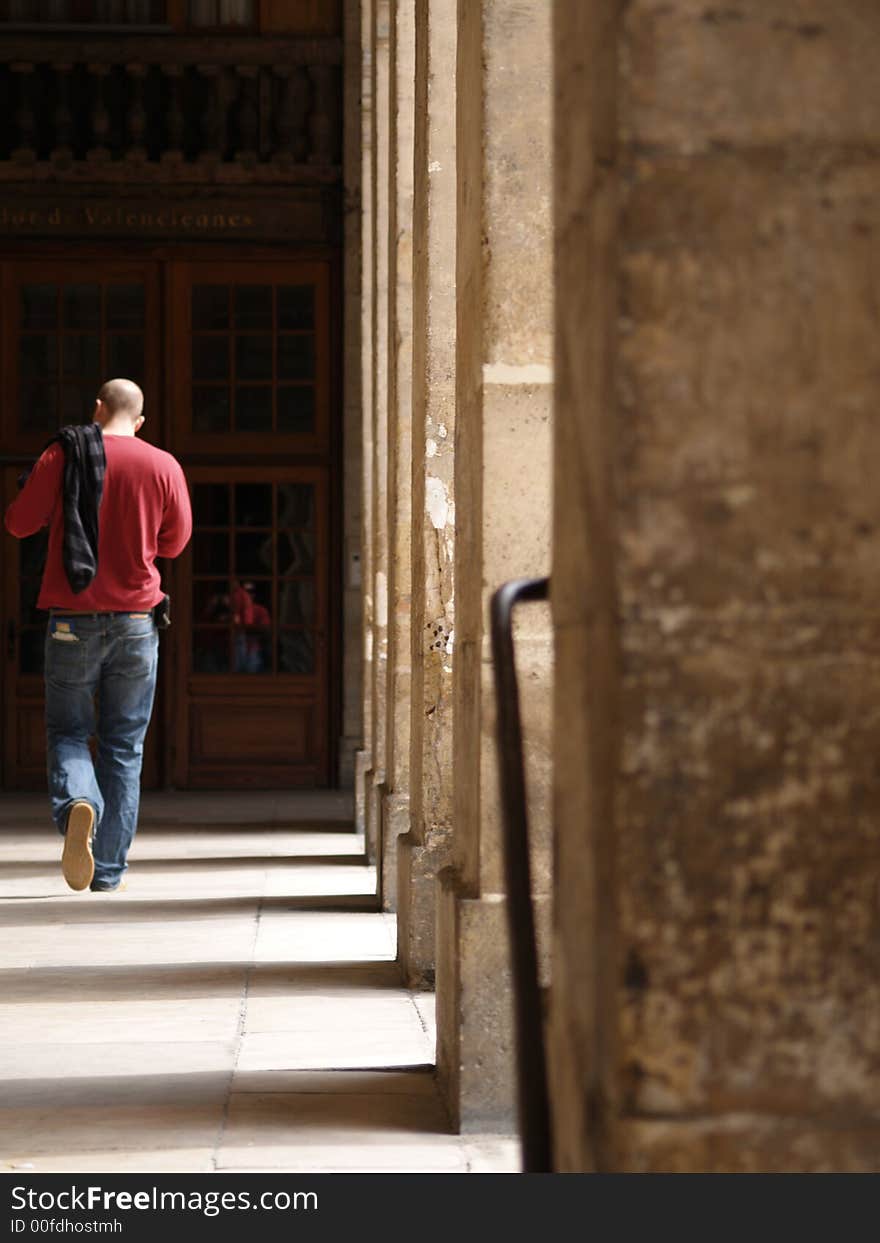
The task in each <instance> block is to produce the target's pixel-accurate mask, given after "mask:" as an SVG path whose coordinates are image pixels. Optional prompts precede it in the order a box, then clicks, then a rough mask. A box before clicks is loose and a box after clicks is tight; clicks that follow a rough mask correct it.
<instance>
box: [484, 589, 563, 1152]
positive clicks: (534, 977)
mask: <svg viewBox="0 0 880 1243" xmlns="http://www.w3.org/2000/svg"><path fill="white" fill-rule="evenodd" d="M549 590H550V579H549V578H518V579H513V580H512V581H511V582H509V583H504V585H503V586H501V587H499V588H498V590H497V591H496V592H495V594H494V595H493V596H492V604H491V623H492V655H493V657H494V661H493V663H494V668H495V697H496V708H497V722H498V723H497V737H498V768H499V776H500V781H501V811H502V816H503V820H504V836H505V843H504V844H505V849H504V868H505V880H506V883H507V917H508V923H509V928H510V941H511V960H512V967H513V1004H514V1025H515V1032H516V1048H517V1095H518V1103H519V1119H520V1133H521V1136H522V1145H523V1169H524V1171H525V1172H526V1173H527V1174H546V1173H550V1172H552V1169H553V1149H552V1139H551V1131H550V1104H549V1096H548V1087H547V1062H546V1055H545V1050H544V1025H543V1016H542V1004H541V988H540V982H539V978H538V949H537V940H536V937H535V916H534V910H533V907H532V883H531V867H530V863H529V826H528V812H527V808H526V776H525V763H524V760H523V745H522V725H521V722H520V711H519V688H518V686H517V681H516V665H515V662H514V648H513V610H514V607H515V606H516V605H517V604H521V603H525V602H527V601H535V600H546V599H547V598H548V595H549Z"/></svg>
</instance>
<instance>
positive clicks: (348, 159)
mask: <svg viewBox="0 0 880 1243" xmlns="http://www.w3.org/2000/svg"><path fill="white" fill-rule="evenodd" d="M362 81H363V58H362V51H361V0H345V62H344V92H345V111H344V116H345V125H344V132H343V169H344V176H345V217H344V219H345V226H344V227H345V233H344V246H345V250H344V272H343V281H344V289H345V292H344V310H343V341H344V350H345V353H344V360H343V366H344V380H343V383H344V394H343V407H344V409H343V424H344V432H343V445H344V454H345V457H344V462H343V480H344V482H343V513H344V522H343V592H344V594H343V669H342V686H343V700H342V736H341V738H340V740H339V784H340V785H341V786H342V787H344V788H347V789H351V787H352V786H353V785H354V767H355V754H356V749H357V748H358V747H359V746H360V740H361V738H362V736H363V733H362V732H363V717H362V701H363V695H362V681H361V679H362V672H361V671H362V655H363V642H362V633H363V604H362V595H361V586H362V581H363V579H362V574H361V561H362V553H361V524H362V522H363V502H362V493H363V436H362V418H363V401H362V393H361V378H362V376H361V368H362V355H361V339H360V334H361V315H362V309H361V308H362V291H361V266H362V262H363V254H364V251H363V248H362V242H363V238H362V232H361V230H362V227H363V226H362V200H361V161H362V155H361V126H362V121H361V101H362Z"/></svg>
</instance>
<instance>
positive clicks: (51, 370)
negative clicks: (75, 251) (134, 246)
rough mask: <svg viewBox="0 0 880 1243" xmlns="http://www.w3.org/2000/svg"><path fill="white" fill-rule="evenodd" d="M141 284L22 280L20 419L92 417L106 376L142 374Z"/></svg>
mask: <svg viewBox="0 0 880 1243" xmlns="http://www.w3.org/2000/svg"><path fill="white" fill-rule="evenodd" d="M145 300H146V291H145V288H144V286H143V284H142V283H141V284H134V283H132V282H130V281H129V282H124V281H120V282H116V281H109V282H107V281H104V282H98V281H92V282H82V281H76V280H69V281H66V282H65V281H60V282H54V283H52V284H50V283H48V282H43V283H41V282H34V283H24V284H22V285H21V286H20V297H19V302H20V309H21V315H20V325H19V343H18V362H19V390H20V391H19V426H20V427H21V428H22V430H27V431H54V430H55V429H56V428H57V427H58V426H59V425H60V424H62V423H66V422H71V421H74V422H84V421H87V420H88V419H89V418H90V417H91V413H92V409H93V406H94V400H95V395H96V393H97V391H98V388H99V386H100V384H101V383H102V381H103V380H104V379H106V378H107V377H108V376H111V377H112V376H120V375H121V376H126V377H127V378H130V379H132V380H134V381H135V382H137V383H142V382H143V375H144V349H145V342H144V327H143V325H144V322H145V317H146V308H145Z"/></svg>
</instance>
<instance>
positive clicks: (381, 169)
mask: <svg viewBox="0 0 880 1243" xmlns="http://www.w3.org/2000/svg"><path fill="white" fill-rule="evenodd" d="M389 13H390V0H374V7H373V126H372V131H373V148H372V170H371V175H372V198H373V222H372V223H373V248H372V258H373V273H372V281H373V291H372V345H373V356H372V450H373V469H372V495H371V497H370V510H371V517H370V541H371V546H372V566H371V567H370V572H371V575H370V576H371V583H372V626H371V631H372V642H371V646H372V691H371V696H370V698H371V705H370V707H371V715H372V726H371V730H370V739H371V753H372V756H371V757H372V769H371V772H370V773H369V774H368V775H367V781H366V800H365V801H366V807H365V812H366V838H367V851H368V854H369V856H370V857H371V858H375V859H376V862H377V866H379V867H380V868H381V858H382V798H383V795H384V792H385V758H386V743H387V728H386V722H385V714H386V712H387V705H388V188H389V167H388V160H389V132H388V119H389V99H388V95H389V56H388V52H389V48H388V35H389Z"/></svg>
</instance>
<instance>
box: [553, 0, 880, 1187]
mask: <svg viewBox="0 0 880 1243" xmlns="http://www.w3.org/2000/svg"><path fill="white" fill-rule="evenodd" d="M553 10H554V20H555V22H556V53H557V55H556V73H557V116H558V119H559V126H558V127H557V148H556V153H557V180H556V196H555V199H556V212H557V222H556V223H557V235H556V236H557V271H558V272H559V274H560V283H559V291H558V299H557V324H558V328H559V347H558V365H559V377H558V379H559V389H558V393H559V405H558V408H557V418H556V426H557V428H558V442H557V459H556V460H557V472H558V475H557V487H556V495H557V503H558V509H557V518H556V526H555V548H554V571H553V572H554V615H555V624H556V626H557V636H556V637H557V652H558V670H559V694H558V700H557V752H556V789H557V793H556V826H557V832H558V842H557V847H558V856H557V857H558V859H559V869H558V874H557V880H556V894H555V899H556V901H555V907H556V921H555V922H556V928H555V947H554V961H553V1000H552V1005H551V1013H552V1017H551V1046H550V1060H551V1069H552V1078H553V1115H554V1119H555V1124H554V1125H555V1135H556V1147H557V1166H558V1168H560V1169H564V1170H580V1169H591V1168H597V1169H608V1170H619V1171H624V1172H628V1171H675V1172H688V1171H706V1172H714V1171H730V1172H741V1171H742V1172H752V1171H766V1172H770V1171H774V1172H776V1171H778V1172H793V1171H818V1170H832V1171H853V1172H867V1171H873V1172H876V1171H877V1169H878V1168H880V1161H878V1156H877V1154H878V1125H877V1109H878V1103H880V1086H878V1085H880V1077H878V1066H880V1041H878V1037H877V1025H876V1017H875V1016H876V1015H877V1013H878V1012H880V981H878V976H877V971H876V967H875V954H876V946H877V943H878V937H880V917H878V904H877V882H876V857H877V838H878V816H877V809H878V806H880V773H878V766H877V759H876V753H877V729H878V724H880V709H878V704H880V666H878V663H877V660H876V655H875V653H876V643H877V636H878V633H880V626H878V618H880V564H878V562H880V556H878V532H880V494H878V490H877V486H876V480H875V477H874V472H873V469H872V465H871V464H872V462H873V458H874V446H875V443H876V410H877V407H878V402H880V365H878V362H880V358H878V341H880V335H878V328H880V323H878V309H877V308H878V299H877V290H878V287H880V269H878V259H877V255H878V251H877V242H876V220H877V218H878V213H880V157H878V150H877V145H876V135H877V133H878V131H880V94H878V92H877V90H876V89H875V86H874V81H875V77H876V62H877V55H878V51H880V10H878V9H877V8H876V6H871V5H866V4H865V3H864V2H863V0H838V2H837V3H834V4H831V3H828V2H823V0H809V2H808V3H805V4H803V5H801V6H799V8H798V11H797V15H796V16H793V15H792V11H791V6H786V5H783V4H775V3H774V4H769V5H768V3H767V2H766V0H734V2H733V3H732V4H729V5H726V6H724V7H723V8H718V9H712V10H708V9H706V8H705V6H702V5H694V4H693V3H691V2H690V0H669V2H668V3H665V4H663V5H662V6H658V5H657V4H656V3H654V2H653V0H632V3H630V4H628V5H626V6H624V7H622V6H619V5H618V4H616V3H611V0H609V2H608V3H600V2H599V0H594V2H593V3H590V4H587V3H583V0H556V2H555V3H554V5H553ZM771 18H772V20H771ZM615 200H617V201H618V203H619V206H618V207H615ZM612 365H613V373H612V370H611V368H612ZM612 433H613V435H612Z"/></svg>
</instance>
